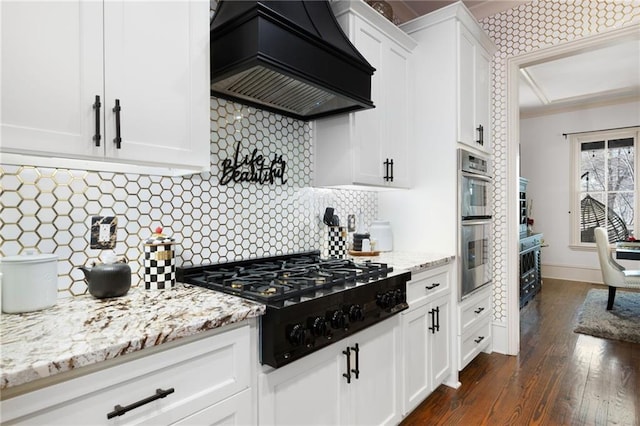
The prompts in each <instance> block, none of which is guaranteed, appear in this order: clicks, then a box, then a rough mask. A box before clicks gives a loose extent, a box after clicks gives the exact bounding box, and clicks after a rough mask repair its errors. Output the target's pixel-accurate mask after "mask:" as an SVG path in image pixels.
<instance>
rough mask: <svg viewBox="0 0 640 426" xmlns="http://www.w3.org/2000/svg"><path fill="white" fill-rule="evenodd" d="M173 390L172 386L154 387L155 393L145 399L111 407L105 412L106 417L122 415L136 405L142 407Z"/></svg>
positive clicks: (133, 408)
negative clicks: (165, 387) (111, 409)
mask: <svg viewBox="0 0 640 426" xmlns="http://www.w3.org/2000/svg"><path fill="white" fill-rule="evenodd" d="M174 392H175V389H174V388H169V389H167V390H163V389H156V393H155V395H152V396H149V397H147V398H145V399H141V400H140V401H138V402H134V403H133V404H131V405H127V406H126V407H123V406H121V405H116V406H115V407H113V411H112V412H110V413H108V414H107V419H112V418H114V417H117V416H122V415H123V414H126V413H127V412H128V411H131V410H135V409H136V408H138V407H142V406H143V405H145V404H148V403H150V402H153V401H155V400H156V399H160V398H164V397H165V396H167V395H170V394H172V393H174Z"/></svg>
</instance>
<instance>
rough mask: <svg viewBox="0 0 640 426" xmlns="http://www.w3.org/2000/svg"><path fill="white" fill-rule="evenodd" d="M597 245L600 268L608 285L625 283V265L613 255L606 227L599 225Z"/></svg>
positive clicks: (616, 285)
mask: <svg viewBox="0 0 640 426" xmlns="http://www.w3.org/2000/svg"><path fill="white" fill-rule="evenodd" d="M595 235H596V247H597V248H598V260H599V261H600V270H601V271H602V280H603V281H604V283H605V284H606V285H610V286H615V287H618V286H621V285H624V282H625V279H624V274H623V273H622V271H624V267H622V266H620V265H619V264H618V263H617V262H616V261H615V260H613V257H611V250H610V248H609V237H608V236H607V230H606V228H602V227H598V228H596V230H595Z"/></svg>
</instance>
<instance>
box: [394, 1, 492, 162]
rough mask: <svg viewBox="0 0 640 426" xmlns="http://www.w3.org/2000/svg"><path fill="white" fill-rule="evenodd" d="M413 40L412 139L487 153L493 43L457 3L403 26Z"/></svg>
mask: <svg viewBox="0 0 640 426" xmlns="http://www.w3.org/2000/svg"><path fill="white" fill-rule="evenodd" d="M401 27H402V29H403V30H404V31H406V32H407V34H409V35H410V36H411V37H413V38H414V39H415V40H416V41H417V42H418V48H417V49H416V50H415V51H414V55H415V57H416V61H415V63H416V64H415V67H416V91H417V92H418V93H417V99H418V100H417V101H416V103H415V108H416V111H417V114H418V117H421V119H417V120H416V126H418V130H416V134H417V138H416V140H417V143H429V144H432V145H436V144H437V145H440V146H447V147H450V148H453V149H451V151H450V152H452V153H453V152H455V151H454V150H455V148H456V144H457V143H461V144H464V145H466V146H468V147H471V148H473V149H476V150H479V151H484V152H486V153H491V131H492V130H491V57H492V55H493V53H494V52H495V51H496V47H495V45H494V43H493V42H492V41H491V39H490V38H489V36H487V34H486V33H485V32H484V31H483V29H482V28H481V27H480V25H479V24H478V22H477V21H476V19H475V18H474V17H473V15H472V14H471V13H470V12H469V10H468V9H467V8H466V7H465V6H464V4H463V3H462V2H458V3H454V4H452V5H449V6H446V7H443V8H441V9H438V10H436V11H434V12H432V13H430V14H428V15H424V16H421V17H419V18H416V19H414V20H412V21H410V22H407V23H405V24H403V25H402V26H401Z"/></svg>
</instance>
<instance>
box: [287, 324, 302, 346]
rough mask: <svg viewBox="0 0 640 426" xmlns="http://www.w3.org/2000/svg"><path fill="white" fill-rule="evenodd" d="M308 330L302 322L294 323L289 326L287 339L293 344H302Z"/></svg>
mask: <svg viewBox="0 0 640 426" xmlns="http://www.w3.org/2000/svg"><path fill="white" fill-rule="evenodd" d="M306 334H307V333H306V331H305V329H304V327H303V326H302V324H294V325H289V326H287V340H288V341H289V343H291V344H292V345H293V346H300V345H302V344H303V343H304V341H305V338H306Z"/></svg>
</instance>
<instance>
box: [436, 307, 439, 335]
mask: <svg viewBox="0 0 640 426" xmlns="http://www.w3.org/2000/svg"><path fill="white" fill-rule="evenodd" d="M435 327H436V331H440V306H436V325H435Z"/></svg>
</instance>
